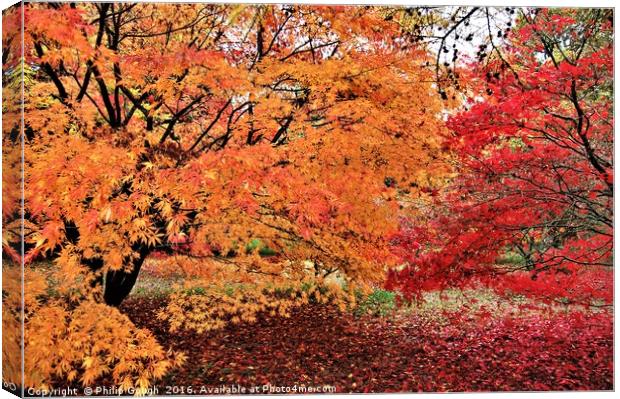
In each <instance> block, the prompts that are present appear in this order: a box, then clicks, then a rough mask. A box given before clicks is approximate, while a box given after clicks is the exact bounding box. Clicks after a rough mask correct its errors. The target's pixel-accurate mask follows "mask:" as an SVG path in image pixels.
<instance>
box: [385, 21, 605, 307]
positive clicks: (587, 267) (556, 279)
mask: <svg viewBox="0 0 620 399" xmlns="http://www.w3.org/2000/svg"><path fill="white" fill-rule="evenodd" d="M608 16H609V14H608V13H607V11H606V10H585V9H584V10H576V9H555V10H547V9H539V10H527V11H526V12H524V13H522V14H521V15H520V16H519V18H518V20H517V22H518V24H517V28H516V29H515V30H514V31H513V32H512V33H511V34H510V35H509V36H507V39H506V40H507V44H506V46H505V47H503V48H502V49H501V51H499V50H498V51H497V52H496V53H494V54H495V55H494V57H491V58H490V59H487V60H485V62H484V63H480V64H477V63H474V64H472V65H471V67H470V71H471V72H470V73H469V86H468V87H469V89H468V90H469V92H468V93H467V95H468V99H467V109H466V110H463V111H461V112H458V113H455V114H453V115H452V116H451V117H450V119H449V121H448V126H449V127H450V129H451V131H452V132H453V133H454V135H453V137H451V138H448V139H447V140H446V143H445V149H446V150H447V151H451V152H452V153H453V154H454V156H455V158H454V163H455V165H456V167H455V170H456V172H457V176H456V177H455V178H454V179H453V180H452V182H451V183H450V184H449V185H448V186H446V187H445V189H443V190H441V191H439V190H438V191H436V192H435V198H436V204H437V205H436V209H435V210H434V212H433V213H432V214H431V215H429V216H428V219H427V220H428V221H427V223H422V224H421V223H420V222H419V221H416V220H415V219H413V220H409V221H405V222H403V225H402V229H401V233H400V234H398V235H397V236H395V237H394V244H395V251H396V253H398V254H399V255H400V256H401V258H402V259H403V260H404V261H406V262H407V263H408V266H407V267H405V268H403V269H401V270H399V271H396V270H395V271H394V272H393V273H392V275H391V276H390V278H389V282H388V287H391V288H397V287H398V288H399V289H401V290H402V291H403V292H404V293H405V294H406V295H408V296H409V297H415V298H420V295H421V292H422V291H424V290H433V289H444V288H446V287H449V286H465V285H468V284H472V283H474V284H475V283H480V282H482V283H484V284H487V285H489V286H495V287H496V288H497V289H498V291H499V292H510V293H523V294H528V295H532V296H537V297H539V298H542V299H544V300H547V301H554V300H558V299H563V300H568V301H572V302H576V303H582V304H592V303H594V302H597V303H600V302H602V303H605V304H610V303H611V301H612V299H613V276H612V272H611V267H612V265H613V264H612V249H613V206H612V202H613V163H612V162H613V161H612V155H613V116H612V103H613V102H612V101H611V85H612V82H613V72H612V71H613V56H612V53H613V52H612V50H613V42H612V40H611V34H612V26H611V21H610V20H609V18H608ZM464 73H466V72H464ZM511 254H512V255H511ZM515 255H518V258H515ZM507 257H512V259H513V261H514V262H506V259H507Z"/></svg>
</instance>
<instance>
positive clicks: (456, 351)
mask: <svg viewBox="0 0 620 399" xmlns="http://www.w3.org/2000/svg"><path fill="white" fill-rule="evenodd" d="M164 305H165V300H164V299H162V298H148V297H130V298H129V299H128V300H127V301H126V302H125V303H124V304H123V305H122V310H123V311H124V312H126V313H127V314H128V315H129V317H130V318H131V319H132V320H133V322H134V323H136V324H137V325H138V326H140V327H145V328H148V329H149V330H151V331H152V332H153V333H154V334H155V335H156V336H157V339H158V340H159V342H160V343H161V344H162V345H164V346H165V347H167V348H172V349H173V350H177V351H183V352H185V354H186V355H187V356H188V360H187V362H186V363H185V366H184V367H183V368H182V369H177V370H175V371H173V372H171V373H169V374H168V375H167V376H166V377H165V379H164V380H163V381H162V382H160V383H159V384H158V387H159V389H160V391H159V393H160V394H162V393H166V391H165V390H166V389H167V390H171V389H175V390H177V392H167V393H177V394H188V393H200V394H208V393H222V391H218V390H221V389H224V390H225V389H231V387H233V386H234V387H244V388H246V389H250V388H251V387H258V391H257V392H264V393H283V392H282V391H281V390H284V392H287V390H289V391H288V392H293V393H295V391H290V390H291V389H307V387H311V388H312V389H316V388H317V387H318V389H319V392H320V390H321V389H324V390H325V391H330V392H333V389H335V391H336V392H407V391H409V392H411V391H427V392H437V391H453V392H454V391H458V392H460V391H514V390H517V391H526V390H536V391H540V390H610V389H613V338H612V327H613V323H612V318H611V316H610V314H609V313H605V312H603V313H598V314H589V315H583V314H581V313H574V312H572V313H558V314H555V315H552V316H549V315H540V314H536V313H533V314H532V315H531V316H530V317H522V316H520V317H502V318H494V317H482V318H481V317H479V316H476V317H470V316H467V315H465V316H463V315H464V313H463V312H458V313H452V314H448V313H446V314H444V315H442V316H441V317H427V316H424V315H419V314H404V313H403V314H396V315H394V316H391V317H386V318H379V317H370V316H365V317H362V318H356V317H354V316H350V315H343V314H341V313H338V312H337V311H335V310H332V309H331V308H329V307H326V306H319V305H312V306H308V307H306V308H303V309H299V310H297V311H295V312H294V313H293V314H292V315H291V317H290V318H279V317H274V318H263V319H260V320H259V321H258V322H257V323H255V324H251V325H250V324H241V325H230V326H228V327H226V328H225V329H223V330H219V331H212V332H209V333H204V334H196V333H194V332H191V331H186V332H180V333H174V334H171V333H169V332H168V330H167V328H166V326H165V325H164V324H162V323H161V322H160V321H158V320H157V319H156V313H157V311H158V310H159V309H160V308H161V307H162V306H164ZM166 387H168V388H166ZM170 387H174V388H170ZM266 387H269V388H266ZM205 389H207V391H205ZM278 390H280V391H278ZM246 392H248V391H246ZM298 392H299V393H304V392H303V391H298Z"/></svg>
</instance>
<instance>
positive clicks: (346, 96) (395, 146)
mask: <svg viewBox="0 0 620 399" xmlns="http://www.w3.org/2000/svg"><path fill="white" fill-rule="evenodd" d="M22 12H23V13H24V21H25V31H24V37H23V43H24V54H23V57H22V54H21V40H20V37H19V34H18V30H17V29H13V30H11V27H13V28H15V27H18V26H19V20H20V18H21V13H22ZM401 17H402V18H405V17H407V18H411V17H410V16H406V15H404V14H403V15H402V16H401ZM399 18H400V17H399V15H398V13H397V14H396V15H394V13H393V12H392V13H390V15H389V18H386V12H385V10H383V9H381V8H377V7H356V8H345V7H317V6H262V5H261V6H248V5H243V6H235V5H215V4H206V5H205V4H188V5H182V4H146V3H142V4H120V3H115V4H112V3H80V4H77V5H74V4H71V5H69V4H66V5H61V4H54V3H50V4H36V3H35V4H27V5H25V6H24V8H23V9H22V8H14V9H12V10H10V11H9V12H7V13H6V14H5V15H3V21H4V25H5V27H6V28H5V31H4V32H3V49H4V56H3V79H4V80H5V93H4V95H5V99H7V100H6V101H8V102H11V103H17V102H18V101H19V100H21V98H20V96H19V93H20V90H17V86H19V85H18V84H16V83H15V82H16V80H17V79H18V78H19V77H21V76H22V74H23V76H24V81H23V84H24V88H25V95H24V98H23V101H24V115H25V118H24V122H25V125H24V137H23V139H24V165H23V167H24V192H23V196H24V198H23V199H24V205H23V209H22V208H21V207H20V196H19V195H16V192H15V187H16V186H18V185H19V173H16V172H15V171H17V170H19V167H20V156H19V154H18V152H19V151H16V150H15V151H10V150H5V152H4V153H3V162H4V165H5V168H6V169H5V170H6V171H8V173H7V172H5V173H4V176H6V177H5V182H4V183H5V184H4V185H3V187H4V188H5V189H4V190H5V192H3V219H4V223H5V229H4V231H3V250H4V253H5V254H6V255H8V256H12V257H13V258H14V260H15V263H21V262H23V263H24V264H25V265H26V266H25V267H26V280H27V285H28V286H27V287H26V291H27V295H28V298H27V301H26V307H25V323H26V334H25V347H26V353H27V355H26V358H27V359H28V362H27V364H26V380H25V384H26V385H27V386H43V387H47V386H49V381H50V379H52V378H55V377H58V378H66V379H68V380H69V381H71V380H74V379H77V378H78V377H79V380H80V382H81V383H82V384H84V385H88V384H90V383H92V382H93V381H94V380H96V379H97V378H99V377H101V376H103V375H106V374H110V375H111V376H112V378H113V379H114V381H115V382H116V383H118V384H119V385H121V386H123V387H127V388H128V387H133V386H135V387H138V388H140V389H142V390H145V389H146V388H147V387H148V385H149V384H150V382H151V381H152V380H153V379H156V378H158V377H161V376H162V375H163V373H165V371H166V370H167V369H168V368H170V367H172V366H173V365H175V364H179V363H180V362H182V360H183V359H182V357H183V356H182V355H180V354H176V355H173V354H170V353H165V351H164V350H163V349H162V348H161V347H160V346H159V345H158V344H157V342H156V341H155V340H154V338H153V336H152V335H151V334H150V333H149V332H148V331H145V330H140V329H137V328H135V327H134V326H133V325H132V323H131V322H130V321H129V320H128V319H127V317H126V316H124V315H123V314H122V313H120V312H119V311H118V310H117V309H116V308H114V307H113V306H117V305H119V304H120V303H121V302H122V301H123V299H124V298H125V297H126V296H127V295H128V294H129V292H130V291H131V289H132V287H133V285H134V284H135V282H136V279H137V277H138V274H139V272H140V268H141V266H142V264H143V263H144V261H145V259H147V258H148V257H149V256H151V255H152V254H153V253H154V252H159V253H162V252H163V253H166V254H181V255H183V262H182V263H183V264H184V265H185V266H187V265H188V264H191V265H193V266H192V273H193V278H192V279H191V283H188V284H191V285H190V286H188V287H185V289H184V290H180V291H179V292H178V293H176V294H174V295H173V296H172V298H171V300H170V304H169V306H168V307H167V309H166V311H165V312H162V314H160V318H161V319H163V320H167V321H168V322H169V323H170V326H171V328H173V329H175V328H181V327H189V328H194V329H197V330H205V329H211V328H218V327H220V326H222V325H223V323H225V322H226V321H228V320H230V321H232V322H235V321H241V320H245V321H252V320H254V319H255V316H256V314H257V313H259V312H271V313H276V312H278V313H280V314H283V315H286V314H287V312H288V311H289V309H290V308H291V307H292V306H299V305H302V304H304V303H307V302H308V301H309V300H310V298H314V300H318V301H323V302H324V301H330V300H333V301H335V302H337V303H338V305H339V306H340V307H341V308H346V307H347V304H348V303H351V302H352V301H354V300H355V295H354V292H355V290H363V289H364V288H365V287H368V286H371V285H372V284H375V283H378V282H380V281H382V280H383V278H384V273H385V271H386V270H387V268H389V267H392V266H394V265H395V264H396V262H397V261H398V259H397V258H395V257H394V256H393V255H392V254H391V252H390V248H389V237H390V235H391V234H392V233H394V232H395V231H397V229H398V224H399V217H400V215H402V214H404V213H409V214H410V216H411V214H412V213H415V209H416V206H415V205H416V201H418V200H419V199H420V198H423V197H424V195H421V194H420V193H421V191H420V190H424V188H425V187H428V186H437V185H440V184H442V183H443V182H444V180H445V179H446V177H447V176H449V174H450V170H449V168H448V167H447V166H446V163H445V162H444V159H443V157H444V156H443V155H442V152H441V139H440V138H441V133H442V131H443V129H444V127H443V114H442V112H444V109H445V107H446V105H448V106H449V105H450V104H449V103H446V102H442V100H441V98H440V97H438V96H437V95H435V89H434V86H433V82H434V79H435V75H434V71H433V70H432V68H427V66H428V65H430V64H431V63H432V62H433V59H434V58H433V55H432V54H430V52H429V51H428V49H426V48H424V46H423V45H422V44H420V43H414V42H413V41H410V40H405V39H406V34H405V32H403V27H402V24H401V23H399V21H400V20H399ZM22 61H23V62H22ZM19 111H20V109H19V107H17V106H14V107H5V112H6V116H5V118H7V119H8V120H10V119H11V118H13V120H14V121H15V123H12V124H7V123H5V124H4V126H3V128H4V130H3V139H4V141H5V143H8V144H5V147H6V148H7V149H11V148H18V147H19V139H20V134H19V125H18V117H17V116H18V114H19ZM11 146H12V147H11ZM11 168H12V169H11ZM11 171H13V173H11ZM407 204H410V205H407ZM22 211H23V215H24V230H23V231H22V230H21V218H20V215H21V212H22ZM22 234H23V238H24V256H23V258H21V257H20V255H19V254H18V253H19V245H18V243H19V241H20V239H21V237H22ZM16 244H17V245H16ZM43 259H48V260H51V261H52V263H51V265H48V266H47V267H42V266H40V262H34V261H35V260H37V261H38V260H43ZM161 263H162V264H163V265H164V266H162V267H168V268H173V267H178V264H177V263H176V262H172V261H171V262H165V261H164V262H161ZM5 269H7V272H9V273H10V272H11V270H13V269H16V268H15V267H14V266H11V265H7V266H5ZM9 269H11V270H9ZM13 271H14V272H15V270H13ZM15 273H17V272H15ZM6 281H8V283H7V284H10V283H11V282H14V283H16V282H19V277H17V275H16V277H15V278H14V279H6ZM198 288H200V290H201V291H200V292H201V295H194V294H195V293H196V291H197V289H198ZM5 290H6V291H7V292H9V294H8V296H7V298H5V303H9V302H10V303H11V304H12V306H9V308H10V309H13V311H7V312H5V313H3V323H17V321H16V320H18V319H19V307H20V305H19V303H18V302H19V301H18V300H19V297H18V295H19V289H18V288H16V287H12V289H11V287H7V288H5ZM11 301H12V302H11ZM111 306H112V307H111ZM103 315H105V316H103ZM49 318H55V319H58V320H64V323H60V324H58V325H54V326H51V325H49V323H47V324H46V323H45V320H48V319H49ZM5 319H6V320H5ZM93 332H96V335H94V336H91V335H90V334H92V333H93ZM5 342H7V344H6V345H11V344H14V342H12V341H11V340H5ZM70 342H80V344H79V345H77V346H75V345H73V346H72V345H71V344H70ZM136 342H137V343H138V346H137V349H136V350H131V351H128V350H127V348H128V347H129V346H131V345H134V344H135V343H136ZM58 347H62V348H65V350H63V351H61V353H63V355H59V352H58V351H56V350H52V348H58ZM4 352H5V351H4V348H3V353H4ZM7 360H9V359H7ZM7 360H5V364H6V361H7Z"/></svg>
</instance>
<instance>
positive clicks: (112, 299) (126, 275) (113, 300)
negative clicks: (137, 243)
mask: <svg viewBox="0 0 620 399" xmlns="http://www.w3.org/2000/svg"><path fill="white" fill-rule="evenodd" d="M149 252H150V250H149V249H148V248H141V249H140V251H139V253H140V256H139V257H138V258H137V259H135V260H134V261H133V268H132V269H131V271H130V272H125V271H124V270H117V271H110V272H108V273H106V276H105V287H104V291H103V300H104V301H105V303H106V304H107V305H110V306H119V305H120V304H121V303H122V302H123V300H124V299H125V298H127V295H129V293H130V292H131V289H132V288H133V286H134V285H135V284H136V280H137V279H138V275H139V274H140V268H141V267H142V264H143V263H144V260H145V259H146V257H147V256H148V254H149Z"/></svg>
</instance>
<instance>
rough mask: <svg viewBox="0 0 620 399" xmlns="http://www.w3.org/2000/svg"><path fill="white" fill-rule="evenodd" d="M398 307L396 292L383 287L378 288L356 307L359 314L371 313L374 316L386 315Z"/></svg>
mask: <svg viewBox="0 0 620 399" xmlns="http://www.w3.org/2000/svg"><path fill="white" fill-rule="evenodd" d="M395 309H396V293H394V292H392V291H386V290H382V289H376V290H374V291H373V292H372V293H370V294H369V295H368V296H366V297H365V298H364V299H363V301H361V302H360V303H359V305H358V306H357V308H356V309H355V313H356V314H358V315H365V314H370V315H373V316H380V317H385V316H388V315H390V314H391V313H392V312H393V311H394V310H395Z"/></svg>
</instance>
